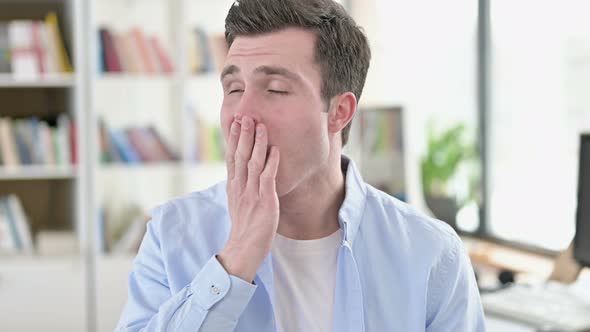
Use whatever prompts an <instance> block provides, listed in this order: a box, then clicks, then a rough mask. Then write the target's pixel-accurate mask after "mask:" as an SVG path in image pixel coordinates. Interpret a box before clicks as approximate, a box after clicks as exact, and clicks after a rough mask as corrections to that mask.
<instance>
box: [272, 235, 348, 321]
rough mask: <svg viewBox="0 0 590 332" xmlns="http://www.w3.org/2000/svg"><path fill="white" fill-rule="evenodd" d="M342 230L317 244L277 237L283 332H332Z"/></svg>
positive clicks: (277, 290)
mask: <svg viewBox="0 0 590 332" xmlns="http://www.w3.org/2000/svg"><path fill="white" fill-rule="evenodd" d="M341 244H342V230H338V231H336V232H334V233H333V234H332V235H330V236H327V237H324V238H321V239H317V240H293V239H290V238H287V237H284V236H282V235H280V234H277V235H276V237H275V240H274V242H273V247H272V249H271V252H272V257H273V261H272V264H273V270H274V289H275V291H274V293H275V294H274V296H275V301H274V302H275V308H274V311H275V318H276V323H277V328H278V331H279V332H291V331H297V332H299V331H318V332H319V331H322V332H323V331H325V332H331V331H332V309H333V306H334V290H335V287H336V263H337V258H338V249H339V248H340V246H341Z"/></svg>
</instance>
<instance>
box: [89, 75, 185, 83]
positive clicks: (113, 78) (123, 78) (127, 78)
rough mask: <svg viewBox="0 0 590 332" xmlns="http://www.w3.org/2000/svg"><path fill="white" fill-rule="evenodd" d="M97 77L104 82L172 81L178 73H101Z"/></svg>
mask: <svg viewBox="0 0 590 332" xmlns="http://www.w3.org/2000/svg"><path fill="white" fill-rule="evenodd" d="M96 78H97V79H98V81H102V82H108V83H111V82H118V83H136V82H145V81H147V82H172V81H174V79H175V78H176V74H160V73H156V74H148V73H100V74H97V76H96Z"/></svg>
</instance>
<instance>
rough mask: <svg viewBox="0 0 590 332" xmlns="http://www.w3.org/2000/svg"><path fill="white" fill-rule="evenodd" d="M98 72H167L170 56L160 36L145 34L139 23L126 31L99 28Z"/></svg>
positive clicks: (170, 67)
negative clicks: (119, 31)
mask: <svg viewBox="0 0 590 332" xmlns="http://www.w3.org/2000/svg"><path fill="white" fill-rule="evenodd" d="M99 35H100V36H99V37H100V38H99V41H100V43H99V47H100V61H99V64H100V72H102V73H133V74H161V73H164V74H169V73H172V72H174V66H173V64H172V60H171V59H170V56H169V54H168V51H167V50H166V49H165V48H164V46H163V45H162V43H161V42H160V39H158V38H157V37H155V36H148V35H146V34H144V33H143V31H142V30H141V29H139V28H138V27H134V28H132V29H131V30H129V31H128V32H126V33H120V34H119V33H114V32H112V31H111V30H110V29H108V28H106V27H102V28H100V29H99Z"/></svg>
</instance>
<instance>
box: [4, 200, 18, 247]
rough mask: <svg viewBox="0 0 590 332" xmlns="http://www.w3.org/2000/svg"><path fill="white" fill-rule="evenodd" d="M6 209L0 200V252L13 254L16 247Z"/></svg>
mask: <svg viewBox="0 0 590 332" xmlns="http://www.w3.org/2000/svg"><path fill="white" fill-rule="evenodd" d="M7 209H8V207H7V206H6V205H5V204H4V201H3V199H2V198H0V252H9V253H13V252H16V251H17V245H16V243H15V240H14V235H13V233H12V226H11V221H10V220H9V219H8V211H7Z"/></svg>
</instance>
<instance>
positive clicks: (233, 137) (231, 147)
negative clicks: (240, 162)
mask: <svg viewBox="0 0 590 332" xmlns="http://www.w3.org/2000/svg"><path fill="white" fill-rule="evenodd" d="M240 130H241V126H240V124H239V123H238V122H237V121H236V120H234V121H233V122H232V124H231V126H230V129H229V137H228V139H227V148H226V151H225V162H226V164H227V179H228V181H230V180H233V178H234V176H235V174H236V158H235V155H236V149H237V147H238V139H239V138H240Z"/></svg>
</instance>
